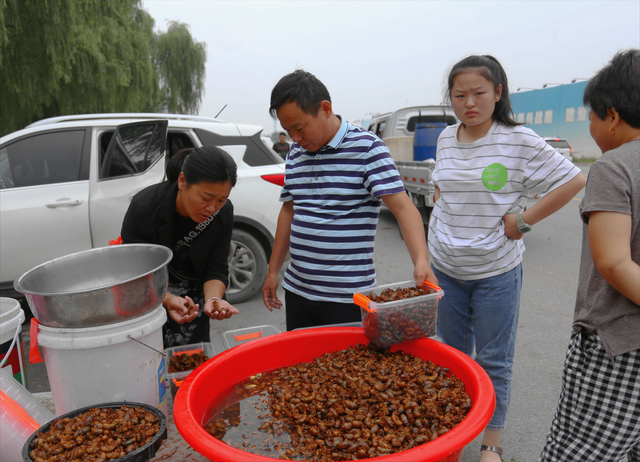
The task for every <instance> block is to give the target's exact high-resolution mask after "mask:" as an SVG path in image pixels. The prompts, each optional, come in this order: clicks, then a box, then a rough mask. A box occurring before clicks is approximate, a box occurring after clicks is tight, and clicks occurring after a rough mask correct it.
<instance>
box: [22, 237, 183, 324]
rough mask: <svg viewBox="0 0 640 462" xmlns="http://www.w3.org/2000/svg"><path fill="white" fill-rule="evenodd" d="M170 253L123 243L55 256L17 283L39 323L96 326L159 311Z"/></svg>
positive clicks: (166, 280) (165, 289)
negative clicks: (157, 308) (155, 310)
mask: <svg viewBox="0 0 640 462" xmlns="http://www.w3.org/2000/svg"><path fill="white" fill-rule="evenodd" d="M171 258H172V252H171V250H170V249H168V248H167V247H163V246H160V245H153V244H124V245H115V246H109V247H101V248H97V249H91V250H87V251H84V252H78V253H74V254H71V255H67V256H64V257H60V258H56V259H54V260H51V261H49V262H46V263H43V264H41V265H39V266H36V267H35V268H33V269H31V270H29V271H27V272H26V273H24V274H23V275H22V276H20V278H19V279H17V280H16V281H15V282H14V287H15V289H16V290H17V291H18V292H21V293H23V294H25V296H26V298H27V302H28V303H29V307H30V308H31V311H32V312H33V315H34V316H35V317H36V319H37V320H38V321H40V323H42V324H44V325H45V326H50V327H68V328H74V327H95V326H102V325H105V324H112V323H116V322H123V321H127V320H129V319H131V318H135V317H137V316H141V315H143V314H145V313H148V312H150V311H152V310H153V309H155V308H156V307H157V306H158V305H159V304H160V303H162V299H163V298H164V295H165V294H166V292H167V284H168V280H169V276H168V272H167V265H168V264H169V262H170V261H171Z"/></svg>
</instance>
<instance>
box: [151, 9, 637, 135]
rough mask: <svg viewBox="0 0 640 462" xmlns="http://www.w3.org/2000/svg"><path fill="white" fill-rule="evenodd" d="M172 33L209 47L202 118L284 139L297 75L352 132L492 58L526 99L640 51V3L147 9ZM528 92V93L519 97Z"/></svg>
mask: <svg viewBox="0 0 640 462" xmlns="http://www.w3.org/2000/svg"><path fill="white" fill-rule="evenodd" d="M143 7H144V8H145V9H146V10H147V11H148V12H149V13H150V14H151V16H152V17H153V18H154V19H155V21H156V28H157V29H159V30H166V29H167V22H168V21H180V22H183V23H186V24H188V25H189V27H190V30H191V35H192V36H193V38H194V39H195V40H196V41H198V42H205V43H206V45H207V64H206V72H207V76H206V86H205V95H204V98H203V101H202V106H201V109H200V115H203V116H211V117H213V116H215V115H216V114H217V113H218V112H219V111H220V110H221V109H222V108H223V106H224V105H225V104H226V105H227V107H226V109H224V111H223V112H222V113H221V114H220V116H219V117H220V118H221V119H223V120H226V121H228V122H235V123H245V124H256V125H261V126H263V127H264V133H265V134H269V133H271V132H272V131H274V129H275V130H280V125H279V124H277V125H274V121H273V119H271V117H270V116H269V113H268V109H269V98H270V94H271V89H272V88H273V86H274V85H275V84H276V83H277V81H278V80H279V79H280V77H282V76H283V75H285V74H287V73H289V72H292V71H294V70H295V69H297V68H302V69H305V70H307V71H309V72H312V73H313V74H315V75H316V76H317V77H318V78H319V79H320V80H322V81H323V82H324V84H325V85H326V86H327V88H328V89H329V92H330V93H331V99H332V101H333V108H334V112H336V113H337V114H341V115H343V116H344V117H345V118H346V119H347V120H349V121H357V120H361V119H368V118H370V114H371V113H383V112H388V111H393V110H395V109H398V108H401V107H404V106H407V105H408V106H415V105H420V104H439V103H440V102H441V101H442V84H443V79H444V78H445V76H446V72H447V70H448V68H449V67H450V66H452V65H453V64H455V63H456V62H457V61H459V60H460V59H462V58H464V57H465V56H467V55H469V54H474V53H477V54H491V55H493V56H495V57H496V58H498V60H499V61H500V62H501V63H502V65H503V66H504V68H505V70H506V72H507V76H508V78H509V87H510V89H511V92H515V91H516V89H517V88H518V87H530V88H541V87H542V85H543V84H545V83H570V82H571V80H572V79H573V78H589V77H591V76H592V75H593V74H594V73H595V72H597V71H598V69H600V68H601V67H602V66H603V65H604V64H606V63H607V62H608V61H609V60H610V59H611V57H612V56H613V55H614V54H615V52H616V51H619V50H621V49H626V48H638V47H640V1H638V0H622V1H615V0H605V1H581V0H569V1H563V0H552V1H546V0H528V1H510V0H503V1H480V0H477V1H463V0H449V1H376V0H367V1H302V0H289V1H243V0H235V1H220V0H215V1H214V0H143ZM521 91H522V90H521Z"/></svg>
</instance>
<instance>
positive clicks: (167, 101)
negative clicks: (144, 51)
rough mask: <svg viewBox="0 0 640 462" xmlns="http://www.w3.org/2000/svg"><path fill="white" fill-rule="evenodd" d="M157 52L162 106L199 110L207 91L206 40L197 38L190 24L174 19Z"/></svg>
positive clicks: (166, 109)
mask: <svg viewBox="0 0 640 462" xmlns="http://www.w3.org/2000/svg"><path fill="white" fill-rule="evenodd" d="M154 56H155V59H156V67H157V69H158V74H159V76H160V104H161V108H160V110H162V111H163V112H168V113H178V114H197V113H198V109H199V108H200V102H201V101H202V93H203V91H204V78H205V62H206V61H207V49H206V44H205V43H202V42H200V43H198V42H194V41H193V39H192V38H191V34H190V33H189V26H187V25H186V24H182V23H180V22H175V21H174V22H170V23H169V28H168V30H167V32H166V33H164V34H160V35H159V36H158V39H157V41H156V50H155V53H154Z"/></svg>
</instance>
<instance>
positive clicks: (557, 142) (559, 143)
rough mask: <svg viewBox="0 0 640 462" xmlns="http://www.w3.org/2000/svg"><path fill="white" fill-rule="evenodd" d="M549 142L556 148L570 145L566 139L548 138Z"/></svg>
mask: <svg viewBox="0 0 640 462" xmlns="http://www.w3.org/2000/svg"><path fill="white" fill-rule="evenodd" d="M547 143H549V145H550V146H551V147H552V148H556V149H557V148H568V147H569V143H567V142H566V141H565V140H547Z"/></svg>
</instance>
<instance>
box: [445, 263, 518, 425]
mask: <svg viewBox="0 0 640 462" xmlns="http://www.w3.org/2000/svg"><path fill="white" fill-rule="evenodd" d="M433 271H434V272H435V274H436V276H437V277H438V282H439V285H440V287H442V290H444V296H443V297H442V299H441V300H440V303H439V304H438V327H437V332H438V336H439V337H440V338H442V340H443V341H444V343H446V344H447V345H450V346H452V347H454V348H456V349H458V350H460V351H462V352H464V353H466V354H467V355H469V356H473V353H474V350H475V360H476V362H477V363H478V364H480V366H482V368H483V369H484V370H485V371H486V372H487V374H488V375H489V377H490V378H491V381H492V382H493V387H494V389H495V393H496V409H495V411H494V413H493V417H492V418H491V421H490V422H489V425H487V428H488V429H489V430H502V429H503V428H504V427H505V424H506V421H507V412H508V410H509V401H510V400H511V373H512V370H513V356H514V353H515V345H516V330H517V328H518V313H519V311H520V291H521V289H522V264H520V265H518V266H516V267H515V268H513V269H512V270H510V271H508V272H506V273H503V274H499V275H498V276H492V277H489V278H485V279H476V280H474V281H462V280H460V279H455V278H452V277H450V276H447V275H446V274H444V273H443V272H442V271H438V270H437V269H435V268H433Z"/></svg>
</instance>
